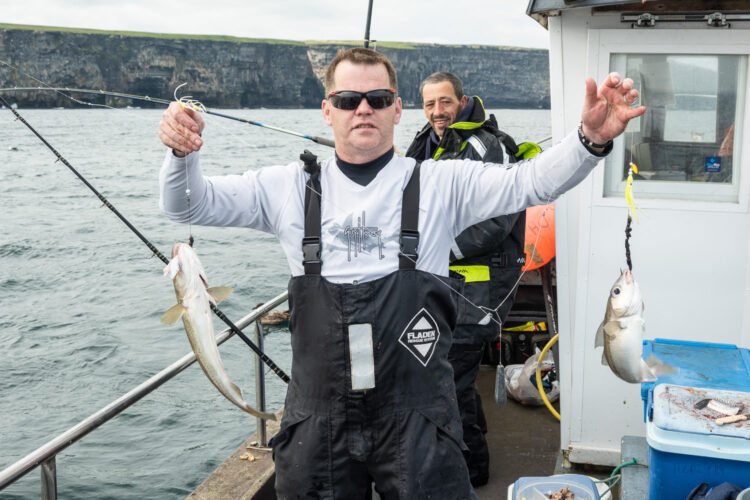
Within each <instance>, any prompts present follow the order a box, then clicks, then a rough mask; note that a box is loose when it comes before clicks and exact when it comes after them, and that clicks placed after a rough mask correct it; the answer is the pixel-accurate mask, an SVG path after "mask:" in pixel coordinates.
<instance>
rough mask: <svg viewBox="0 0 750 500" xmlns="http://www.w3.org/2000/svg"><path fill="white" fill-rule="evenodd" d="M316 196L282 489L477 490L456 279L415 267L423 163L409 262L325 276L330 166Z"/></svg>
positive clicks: (448, 495) (292, 286) (310, 211)
mask: <svg viewBox="0 0 750 500" xmlns="http://www.w3.org/2000/svg"><path fill="white" fill-rule="evenodd" d="M306 163H307V165H306V169H308V171H310V170H312V175H311V177H310V180H309V181H308V189H307V190H306V196H305V213H306V217H305V238H304V240H303V250H304V254H305V262H304V264H305V274H304V275H302V276H295V277H293V278H292V279H291V281H290V283H289V308H290V311H291V320H290V324H289V329H290V331H291V334H292V335H291V337H292V353H293V360H292V378H291V382H290V384H289V389H288V392H287V396H286V402H285V410H284V417H283V419H282V422H281V430H280V431H279V433H278V434H277V436H276V437H275V438H274V439H273V443H272V446H273V452H274V460H275V463H276V494H277V496H278V497H279V498H280V499H291V498H326V499H334V498H335V499H347V500H348V499H363V498H365V497H366V495H367V492H368V490H369V489H370V481H374V483H375V488H376V490H377V491H378V493H379V494H380V495H381V496H382V498H384V499H408V500H414V499H428V498H429V499H446V500H447V499H450V500H456V499H466V498H476V496H475V494H474V492H473V490H472V488H471V485H470V483H469V475H468V471H467V469H466V462H465V461H464V458H463V455H462V450H463V449H465V446H464V444H463V442H462V430H461V420H460V418H459V415H458V408H457V405H456V401H455V397H456V396H455V388H454V385H453V374H452V370H451V366H450V364H449V363H448V361H447V355H448V350H449V349H450V345H451V329H452V328H453V327H454V326H455V321H456V302H455V300H456V295H455V294H454V293H453V291H452V288H451V287H454V288H456V289H457V287H460V281H459V280H457V279H455V278H443V277H440V276H435V275H432V274H430V273H427V272H423V271H418V270H416V269H415V262H416V249H417V244H418V238H419V234H418V232H417V220H418V219H417V217H418V208H419V166H417V167H416V168H415V170H414V173H413V175H412V178H411V180H410V181H409V184H408V186H407V187H406V189H405V190H404V199H403V203H402V224H401V227H402V231H401V236H402V238H401V255H400V257H399V260H400V265H399V270H398V271H395V272H393V273H391V274H389V275H387V276H384V277H382V278H379V279H376V280H373V281H368V282H365V283H358V284H335V283H331V282H329V281H328V280H326V279H325V278H323V277H322V276H321V275H320V267H321V262H320V260H319V256H320V197H319V195H317V194H316V193H320V192H321V190H320V181H319V168H317V169H316V168H309V167H311V162H306Z"/></svg>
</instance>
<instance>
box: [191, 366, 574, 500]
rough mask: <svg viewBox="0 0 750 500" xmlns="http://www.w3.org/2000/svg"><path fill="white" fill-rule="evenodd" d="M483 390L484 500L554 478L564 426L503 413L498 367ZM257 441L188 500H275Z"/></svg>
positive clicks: (485, 376)
mask: <svg viewBox="0 0 750 500" xmlns="http://www.w3.org/2000/svg"><path fill="white" fill-rule="evenodd" d="M477 385H478V386H479V390H480V392H481V394H482V398H483V399H482V401H483V405H484V412H485V415H486V417H487V424H488V425H487V426H488V433H487V441H488V444H489V449H490V467H491V472H490V481H489V483H488V484H486V485H484V486H481V487H479V488H477V490H476V492H477V495H478V496H479V498H480V500H484V499H503V498H505V495H506V492H507V490H508V486H509V485H510V484H512V483H513V482H514V481H515V480H516V479H518V478H519V477H522V476H546V475H551V474H553V472H554V470H555V464H556V463H557V460H558V456H559V455H560V424H559V422H558V421H557V420H556V419H555V417H554V416H552V414H551V413H550V412H549V410H547V408H546V407H543V406H542V407H531V406H522V405H520V404H518V403H516V402H515V401H512V400H510V399H509V400H508V402H507V403H506V404H505V406H504V407H503V408H498V407H497V405H496V404H495V401H494V397H493V394H494V388H495V369H494V368H493V367H489V366H483V367H482V369H481V370H480V371H479V376H478V378H477ZM555 406H556V407H557V405H555ZM277 430H278V424H273V425H269V429H268V431H269V435H273V434H274V433H275V432H276V431H277ZM254 440H255V436H254V435H253V436H251V437H250V439H248V441H247V442H245V443H243V444H242V446H240V447H239V448H238V449H237V450H236V451H235V452H234V453H233V454H232V456H230V457H229V458H228V459H227V460H226V461H225V462H224V463H223V464H222V465H221V466H219V468H217V469H216V471H214V473H213V474H211V475H210V476H209V477H208V478H207V479H206V480H205V481H204V482H203V483H202V484H201V485H200V486H198V488H196V490H195V491H194V492H193V493H192V494H191V495H190V496H189V497H188V498H189V499H190V500H197V499H201V500H219V499H227V498H236V499H240V498H241V499H248V500H249V499H253V500H271V499H275V498H276V495H275V494H274V493H273V487H272V485H273V478H274V473H273V462H272V461H271V456H270V453H269V452H263V451H258V450H253V449H248V446H250V445H251V443H252V442H253V441H254ZM248 453H252V455H253V456H254V457H255V458H256V460H255V461H254V462H249V461H247V460H242V459H241V457H243V456H245V457H246V456H247V455H248Z"/></svg>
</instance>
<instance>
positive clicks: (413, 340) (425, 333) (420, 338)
mask: <svg viewBox="0 0 750 500" xmlns="http://www.w3.org/2000/svg"><path fill="white" fill-rule="evenodd" d="M439 339H440V330H439V329H438V326H437V323H436V322H435V320H434V319H433V317H432V316H431V315H430V313H428V312H427V310H426V309H424V308H422V309H420V311H419V312H418V313H417V314H416V315H415V316H414V317H413V318H412V319H411V321H410V322H409V324H408V325H407V326H406V328H405V329H404V332H403V333H402V334H401V337H399V339H398V341H399V342H400V343H401V345H403V346H404V347H406V349H407V350H408V351H409V352H410V353H412V354H413V355H414V357H415V358H417V359H418V360H419V362H420V363H422V364H423V365H424V366H427V363H429V362H430V358H432V354H433V353H434V352H435V347H436V346H437V343H438V340H439Z"/></svg>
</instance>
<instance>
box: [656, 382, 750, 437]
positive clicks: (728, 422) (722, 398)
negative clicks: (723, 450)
mask: <svg viewBox="0 0 750 500" xmlns="http://www.w3.org/2000/svg"><path fill="white" fill-rule="evenodd" d="M742 417H745V418H746V420H740V419H742ZM733 420H734V421H733ZM653 425H655V426H657V427H658V428H660V429H664V430H667V431H679V432H690V433H694V434H712V435H716V436H726V437H735V438H744V439H750V392H739V391H723V390H719V389H704V388H699V387H692V386H680V385H673V384H659V385H657V386H656V388H654V395H653Z"/></svg>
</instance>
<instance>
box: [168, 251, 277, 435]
mask: <svg viewBox="0 0 750 500" xmlns="http://www.w3.org/2000/svg"><path fill="white" fill-rule="evenodd" d="M164 274H166V275H169V277H170V278H171V279H172V282H173V283H174V290H175V293H176V294H177V305H175V306H173V307H172V308H170V309H169V310H168V311H167V312H166V313H164V315H163V316H162V317H161V321H162V323H165V324H167V325H173V324H175V323H176V322H177V320H178V319H180V318H182V322H183V324H184V325H185V332H186V333H187V337H188V340H189V341H190V346H191V347H192V349H193V352H194V353H195V357H196V358H197V360H198V363H199V364H200V365H201V368H203V372H204V373H205V374H206V376H207V377H208V379H209V380H210V381H211V383H212V384H214V386H215V387H216V388H217V389H218V390H219V392H220V393H222V394H223V395H224V397H226V398H227V399H228V400H229V401H231V402H232V403H234V404H235V405H237V406H238V407H239V408H241V409H243V410H245V411H246V412H248V413H249V414H251V415H254V416H256V417H260V418H265V419H267V420H276V416H275V415H273V414H272V413H264V412H261V411H258V410H256V409H255V408H253V407H252V406H250V405H249V404H248V403H247V402H246V401H245V400H244V399H243V397H242V391H241V390H240V388H239V387H237V386H236V385H234V384H233V383H232V382H231V381H230V380H229V377H228V376H227V373H226V370H225V369H224V364H223V363H222V362H221V356H219V347H218V346H217V345H216V339H215V337H214V326H213V316H212V315H211V303H214V304H216V303H217V302H221V301H222V300H224V299H226V298H227V297H229V295H230V294H231V293H232V289H231V288H229V287H216V288H208V282H207V280H206V273H205V271H204V270H203V265H202V264H201V262H200V260H199V259H198V255H197V254H196V253H195V250H193V248H192V247H190V246H189V245H187V244H185V243H177V244H175V246H174V248H173V249H172V260H171V261H170V262H169V264H168V265H167V267H165V268H164Z"/></svg>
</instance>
